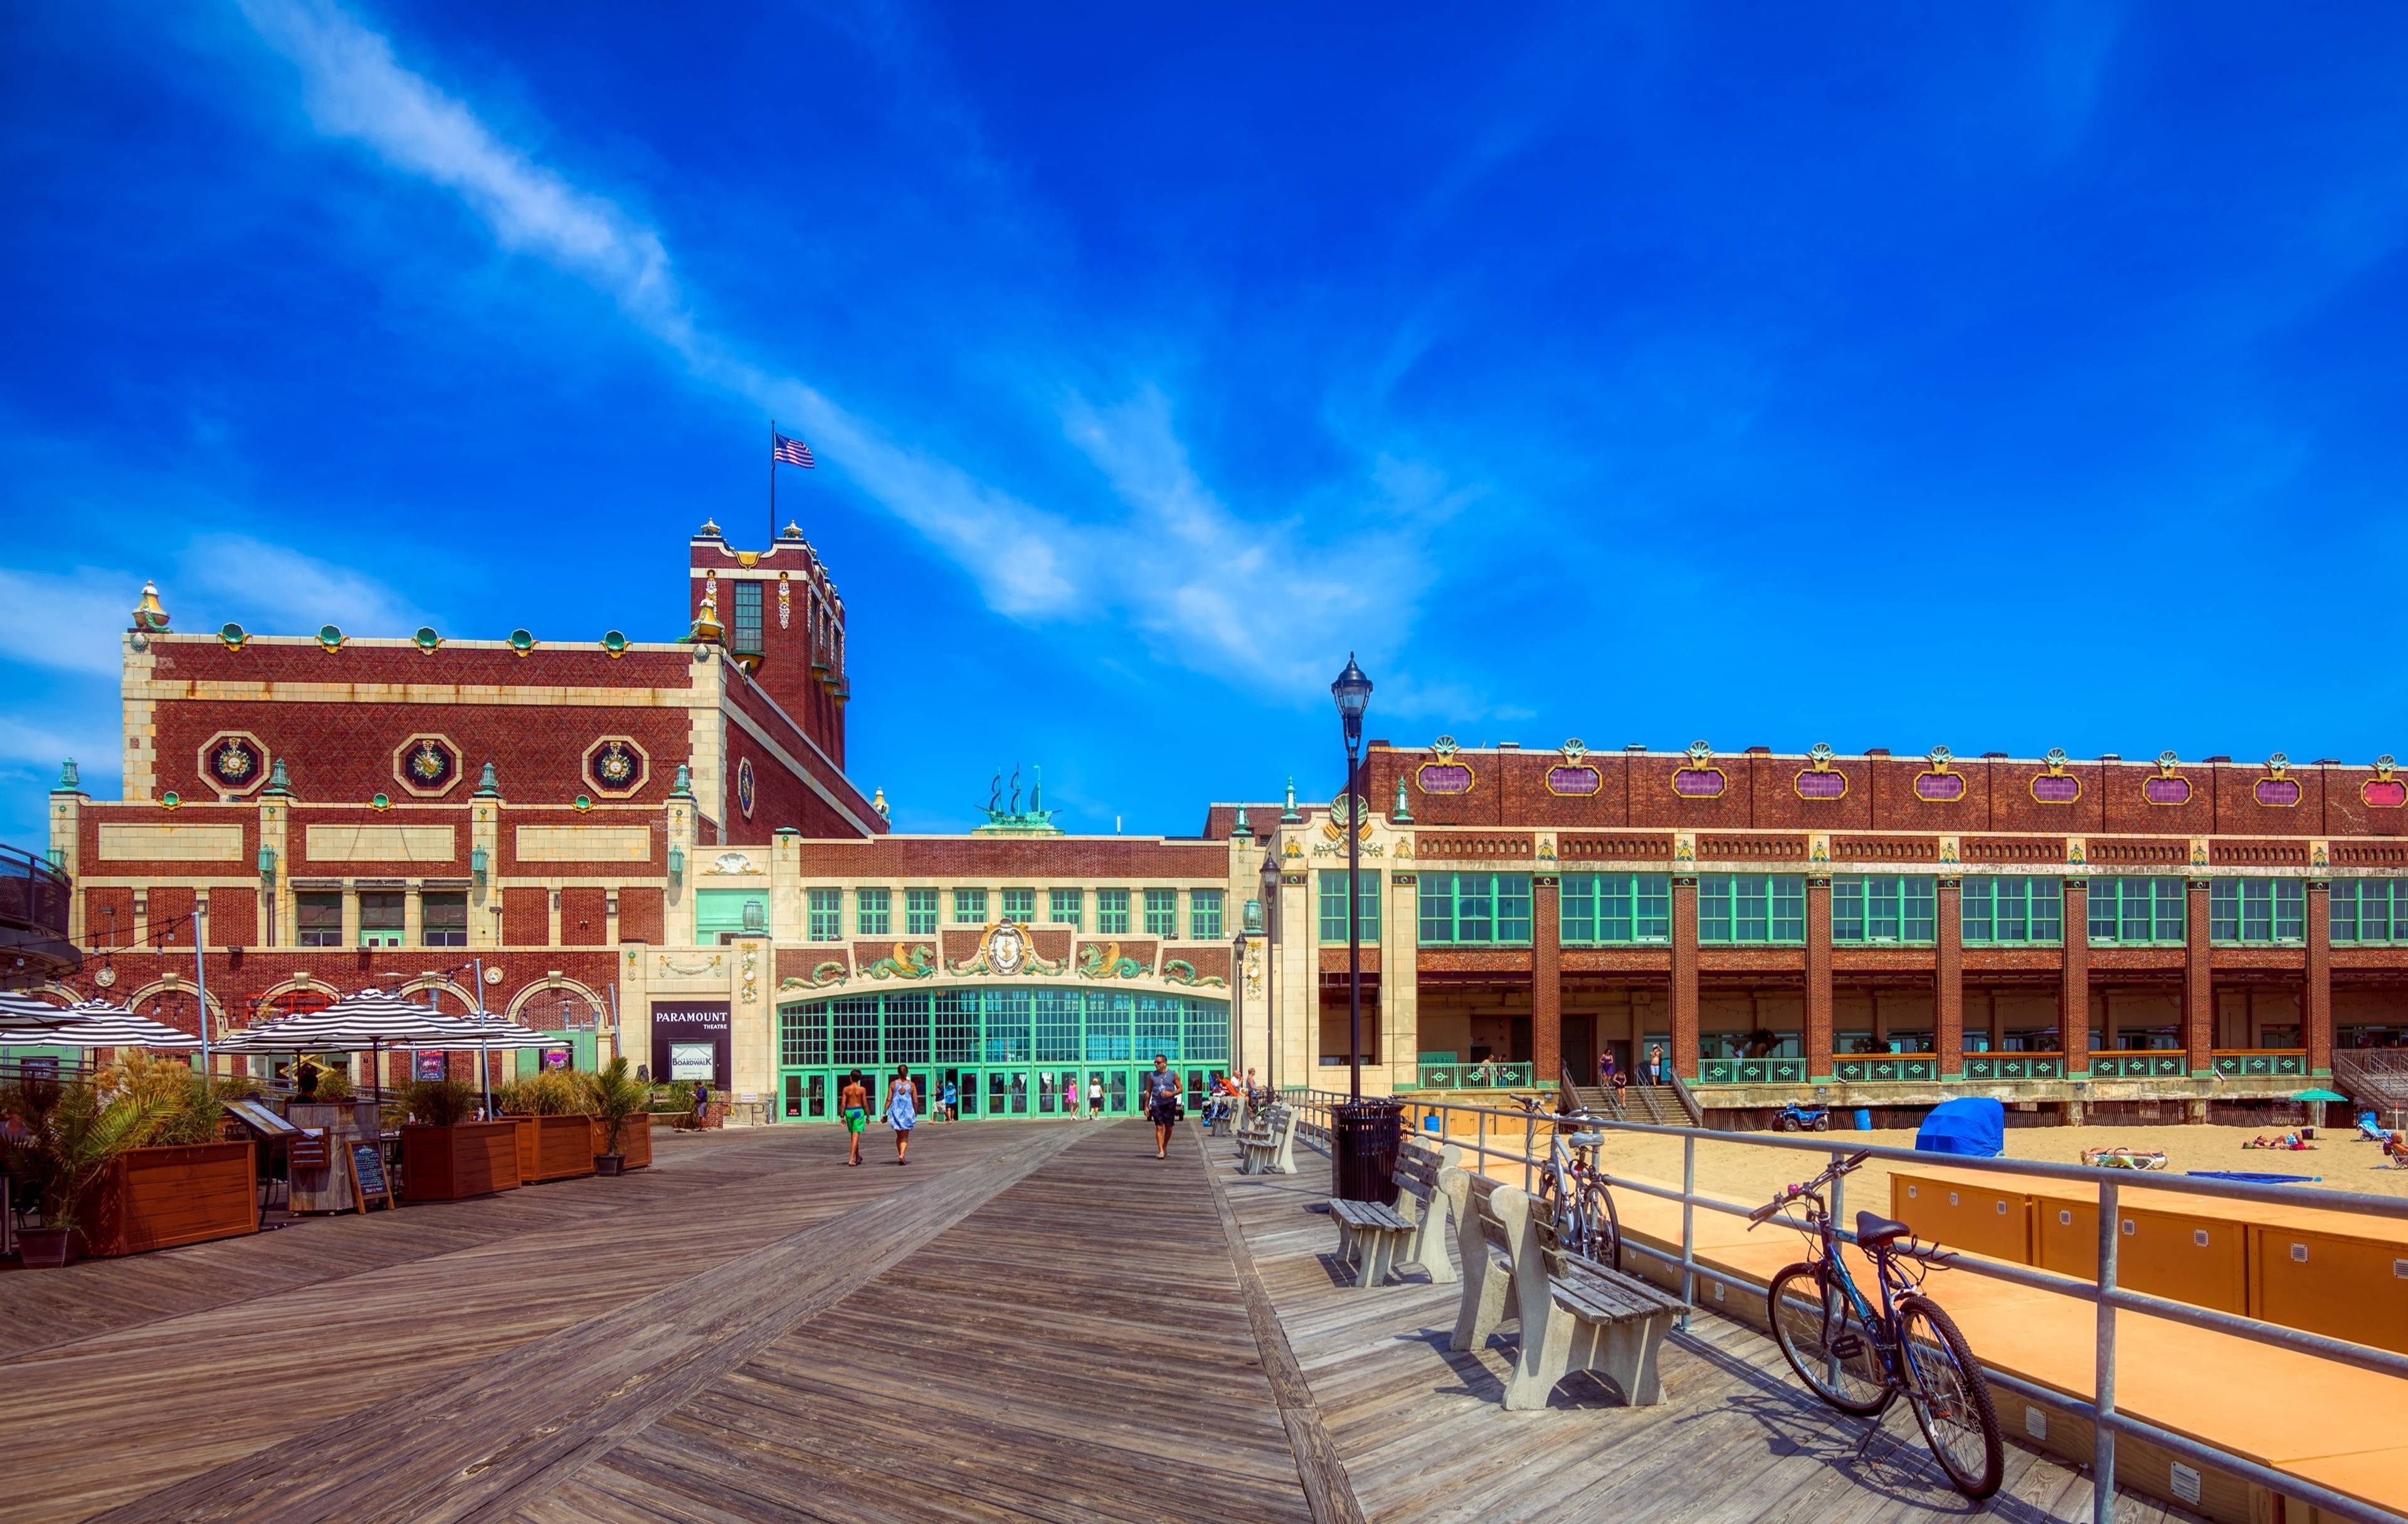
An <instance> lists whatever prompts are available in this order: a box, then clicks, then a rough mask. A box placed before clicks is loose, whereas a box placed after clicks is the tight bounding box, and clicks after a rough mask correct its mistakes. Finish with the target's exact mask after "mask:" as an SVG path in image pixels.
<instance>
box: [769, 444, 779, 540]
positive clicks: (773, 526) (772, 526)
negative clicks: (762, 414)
mask: <svg viewBox="0 0 2408 1524" xmlns="http://www.w3.org/2000/svg"><path fill="white" fill-rule="evenodd" d="M769 548H770V549H771V550H773V551H774V550H776V549H777V548H778V421H777V420H776V419H774V418H772V419H770V420H769Z"/></svg>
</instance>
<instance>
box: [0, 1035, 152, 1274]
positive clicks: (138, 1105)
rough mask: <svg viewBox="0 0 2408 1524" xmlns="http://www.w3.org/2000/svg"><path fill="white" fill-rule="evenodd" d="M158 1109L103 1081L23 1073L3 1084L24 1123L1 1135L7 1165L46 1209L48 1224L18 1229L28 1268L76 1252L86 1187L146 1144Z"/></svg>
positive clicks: (2, 1100) (6, 1099)
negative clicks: (110, 1091)
mask: <svg viewBox="0 0 2408 1524" xmlns="http://www.w3.org/2000/svg"><path fill="white" fill-rule="evenodd" d="M159 1109H160V1103H159V1102H158V1101H157V1100H155V1099H154V1098H151V1097H149V1096H138V1095H126V1094H119V1095H113V1096H112V1095H107V1094H104V1093H103V1092H102V1091H101V1089H100V1088H99V1087H98V1086H97V1085H62V1084H60V1083H59V1082H58V1081H57V1080H54V1079H30V1078H29V1079H22V1080H18V1081H16V1082H14V1083H12V1084H10V1085H7V1087H6V1088H5V1089H0V1111H5V1112H7V1114H9V1115H10V1116H12V1117H14V1118H15V1119H16V1122H17V1124H18V1127H17V1129H12V1130H10V1131H9V1132H7V1133H5V1134H0V1172H6V1173H7V1175H8V1176H9V1177H10V1178H11V1179H13V1180H15V1181H16V1182H17V1183H18V1185H19V1186H22V1188H23V1189H24V1190H25V1192H26V1193H27V1194H28V1195H29V1196H31V1197H32V1198H33V1199H34V1201H36V1204H38V1205H39V1206H40V1207H41V1210H42V1226H41V1227H39V1228H29V1229H25V1231H24V1232H22V1233H21V1234H20V1235H18V1241H19V1243H20V1244H21V1245H22V1250H23V1254H24V1260H25V1265H26V1268H28V1269H56V1268H58V1267H59V1266H62V1265H65V1264H69V1263H71V1262H72V1261H73V1260H74V1259H75V1257H76V1249H77V1229H78V1228H79V1227H80V1226H81V1214H82V1208H83V1201H84V1198H85V1195H86V1193H87V1192H88V1191H90V1189H91V1188H92V1186H93V1183H94V1182H96V1181H97V1180H99V1179H100V1177H101V1175H102V1173H103V1172H105V1171H107V1170H108V1167H109V1165H110V1164H111V1163H112V1162H114V1161H115V1160H116V1159H117V1158H118V1157H120V1156H122V1155H123V1154H124V1153H126V1152H127V1151H128V1150H130V1149H133V1148H136V1147H139V1146H140V1145H141V1143H142V1140H143V1138H144V1136H145V1135H146V1134H147V1133H148V1132H149V1131H150V1128H151V1126H152V1124H153V1123H154V1122H155V1121H156V1120H157V1119H158V1114H159Z"/></svg>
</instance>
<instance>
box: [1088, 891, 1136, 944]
mask: <svg viewBox="0 0 2408 1524" xmlns="http://www.w3.org/2000/svg"><path fill="white" fill-rule="evenodd" d="M1128 934H1129V892H1128V891H1127V890H1126V889H1097V891H1096V935H1097V936H1098V937H1125V936H1127V935H1128Z"/></svg>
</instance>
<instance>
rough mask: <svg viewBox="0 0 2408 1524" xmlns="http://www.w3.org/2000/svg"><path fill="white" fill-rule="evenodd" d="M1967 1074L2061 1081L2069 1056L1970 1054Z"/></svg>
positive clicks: (1983, 1077) (1980, 1077) (1982, 1077)
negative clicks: (2066, 1058)
mask: <svg viewBox="0 0 2408 1524" xmlns="http://www.w3.org/2000/svg"><path fill="white" fill-rule="evenodd" d="M1965 1077H1966V1078H1967V1079H1969V1080H1989V1081H1999V1080H2061V1079H2063V1078H2065V1055H2063V1054H2061V1053H1969V1054H1967V1055H1965Z"/></svg>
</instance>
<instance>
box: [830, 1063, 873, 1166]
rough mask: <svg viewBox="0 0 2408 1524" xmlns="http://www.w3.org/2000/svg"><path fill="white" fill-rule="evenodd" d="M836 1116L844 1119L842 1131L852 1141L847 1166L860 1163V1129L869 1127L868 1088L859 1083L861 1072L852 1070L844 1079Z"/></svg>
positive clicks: (837, 1101) (837, 1100)
mask: <svg viewBox="0 0 2408 1524" xmlns="http://www.w3.org/2000/svg"><path fill="white" fill-rule="evenodd" d="M836 1114H838V1115H839V1116H841V1117H843V1118H844V1130H845V1133H846V1135H847V1136H849V1137H851V1138H852V1139H853V1157H851V1158H849V1159H847V1160H845V1162H846V1163H848V1164H858V1163H860V1162H861V1129H863V1128H866V1127H867V1126H868V1125H869V1086H868V1085H864V1084H862V1083H861V1071H859V1070H857V1069H856V1070H854V1071H853V1072H852V1073H850V1074H847V1075H846V1076H845V1077H844V1089H843V1090H842V1091H840V1092H839V1094H838V1096H837V1099H836Z"/></svg>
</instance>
